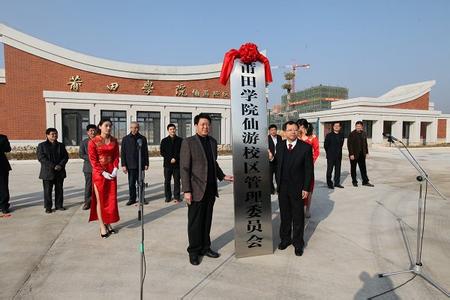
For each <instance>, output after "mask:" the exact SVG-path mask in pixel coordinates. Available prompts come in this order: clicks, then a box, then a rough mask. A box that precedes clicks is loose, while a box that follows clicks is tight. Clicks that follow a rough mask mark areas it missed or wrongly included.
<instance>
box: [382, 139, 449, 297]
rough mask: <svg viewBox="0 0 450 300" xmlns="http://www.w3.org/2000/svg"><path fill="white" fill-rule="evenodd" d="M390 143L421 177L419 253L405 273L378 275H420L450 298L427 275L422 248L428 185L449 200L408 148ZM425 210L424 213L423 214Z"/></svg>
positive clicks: (418, 224)
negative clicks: (424, 269) (423, 194)
mask: <svg viewBox="0 0 450 300" xmlns="http://www.w3.org/2000/svg"><path fill="white" fill-rule="evenodd" d="M388 142H389V143H390V144H393V145H394V146H396V147H397V149H398V150H399V151H400V153H402V154H403V156H404V157H405V158H406V159H407V160H408V161H409V162H410V163H411V165H413V166H414V168H416V170H417V172H418V173H419V175H418V176H417V177H416V180H417V181H418V183H419V198H418V210H417V241H416V243H417V250H416V251H417V252H416V261H415V262H414V264H411V266H410V267H409V269H407V270H403V271H396V272H389V273H380V274H378V277H380V278H381V277H387V276H392V275H397V274H404V273H413V274H414V275H418V276H420V277H422V278H423V279H424V280H425V281H427V282H428V283H430V284H431V285H432V286H434V287H435V288H436V289H438V290H439V291H440V292H442V293H443V294H444V295H446V296H447V297H450V293H449V292H448V291H447V290H446V289H445V288H444V287H442V286H441V285H440V284H439V283H437V282H436V281H434V280H433V279H432V278H431V277H430V276H429V275H427V274H426V273H425V272H424V271H423V263H422V247H423V236H424V232H425V214H426V210H425V209H426V204H427V190H428V184H430V186H431V187H432V188H433V189H434V190H435V191H436V192H437V193H438V195H439V196H440V197H441V198H442V199H444V200H447V198H446V197H445V196H444V195H443V194H442V193H441V192H440V191H439V190H438V188H437V187H436V186H435V185H434V184H433V182H432V181H431V180H430V178H429V177H428V174H427V173H426V172H425V170H424V169H423V168H422V166H421V165H420V164H419V162H418V161H417V160H416V159H415V158H414V156H413V155H412V154H411V152H409V150H408V147H406V145H405V144H404V143H403V142H402V141H401V140H399V139H396V138H394V137H392V136H389V137H388ZM396 142H398V143H400V144H401V146H403V148H404V149H405V150H406V152H407V153H408V154H406V153H405V151H402V148H401V146H400V145H399V144H398V143H396ZM424 184H425V197H423V196H422V192H423V188H424ZM422 210H423V212H422Z"/></svg>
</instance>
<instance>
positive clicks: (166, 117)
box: [160, 106, 178, 139]
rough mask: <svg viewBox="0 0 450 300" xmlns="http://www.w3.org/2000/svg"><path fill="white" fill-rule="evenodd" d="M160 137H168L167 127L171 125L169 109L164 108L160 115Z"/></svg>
mask: <svg viewBox="0 0 450 300" xmlns="http://www.w3.org/2000/svg"><path fill="white" fill-rule="evenodd" d="M160 118H161V120H160V124H161V125H160V137H161V139H163V138H164V137H165V136H166V135H167V129H166V128H167V125H169V123H170V112H169V111H168V109H167V107H166V106H164V107H163V109H162V110H161V114H160ZM177 129H178V128H177Z"/></svg>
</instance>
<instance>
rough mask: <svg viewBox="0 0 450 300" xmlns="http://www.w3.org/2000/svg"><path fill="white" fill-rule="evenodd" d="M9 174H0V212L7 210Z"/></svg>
mask: <svg viewBox="0 0 450 300" xmlns="http://www.w3.org/2000/svg"><path fill="white" fill-rule="evenodd" d="M8 181H9V172H6V173H3V172H0V210H6V209H8V208H9V187H8Z"/></svg>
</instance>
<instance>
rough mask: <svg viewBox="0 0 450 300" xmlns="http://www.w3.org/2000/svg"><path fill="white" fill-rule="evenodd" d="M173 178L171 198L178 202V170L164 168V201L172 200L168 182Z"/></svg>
mask: <svg viewBox="0 0 450 300" xmlns="http://www.w3.org/2000/svg"><path fill="white" fill-rule="evenodd" d="M172 177H173V197H174V198H175V199H176V200H180V168H172V167H168V168H164V193H165V195H166V200H169V201H170V200H172V188H171V185H170V182H171V180H172Z"/></svg>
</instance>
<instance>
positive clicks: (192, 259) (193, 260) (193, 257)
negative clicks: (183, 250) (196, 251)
mask: <svg viewBox="0 0 450 300" xmlns="http://www.w3.org/2000/svg"><path fill="white" fill-rule="evenodd" d="M189 262H190V263H191V265H193V266H198V265H199V264H200V259H199V258H198V255H189Z"/></svg>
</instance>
